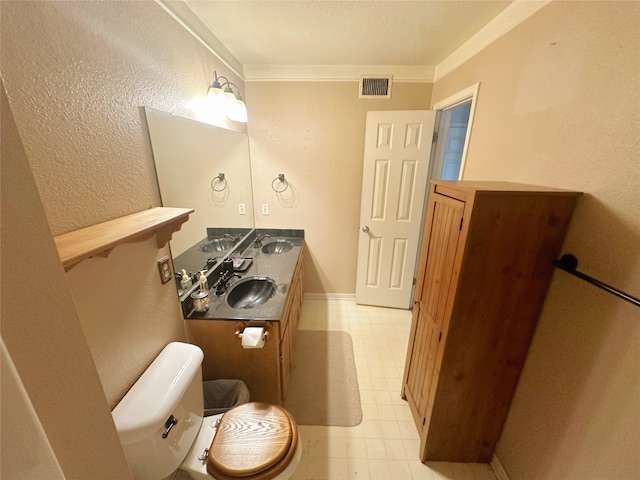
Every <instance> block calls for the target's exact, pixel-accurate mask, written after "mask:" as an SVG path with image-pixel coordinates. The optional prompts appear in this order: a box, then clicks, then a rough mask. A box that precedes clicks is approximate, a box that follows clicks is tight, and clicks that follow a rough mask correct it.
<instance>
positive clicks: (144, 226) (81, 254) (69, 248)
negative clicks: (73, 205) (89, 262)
mask: <svg viewBox="0 0 640 480" xmlns="http://www.w3.org/2000/svg"><path fill="white" fill-rule="evenodd" d="M192 212H193V209H192V208H169V207H155V208H150V209H149V210H143V211H141V212H137V213H132V214H131V215H126V216H124V217H120V218H116V219H114V220H109V221H107V222H103V223H99V224H97V225H92V226H90V227H86V228H82V229H80V230H76V231H73V232H69V233H65V234H63V235H58V236H57V237H54V241H55V243H56V248H57V249H58V255H60V260H61V261H62V265H63V266H64V269H65V271H68V270H70V269H71V268H72V267H73V266H75V265H77V264H78V263H80V262H81V261H83V260H85V259H87V258H91V257H94V256H96V255H100V256H102V257H106V256H107V255H109V253H110V252H111V250H113V249H114V248H115V247H117V246H118V245H121V244H123V243H131V242H140V241H143V240H147V239H148V238H151V237H152V236H153V235H154V234H155V236H156V240H157V244H158V248H162V247H163V246H164V245H166V243H167V242H168V241H169V240H171V236H172V235H173V232H176V231H178V230H180V227H182V224H183V223H184V222H186V221H187V220H188V219H189V214H191V213H192Z"/></svg>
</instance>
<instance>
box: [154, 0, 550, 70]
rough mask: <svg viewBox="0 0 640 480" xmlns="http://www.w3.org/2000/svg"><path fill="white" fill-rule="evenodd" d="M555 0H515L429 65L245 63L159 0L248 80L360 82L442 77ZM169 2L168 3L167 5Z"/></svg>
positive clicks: (178, 6)
mask: <svg viewBox="0 0 640 480" xmlns="http://www.w3.org/2000/svg"><path fill="white" fill-rule="evenodd" d="M551 1H553V0H514V1H513V3H511V4H510V5H509V6H508V7H506V8H505V9H504V10H503V11H502V12H500V14H498V15H497V16H496V17H495V18H494V19H493V20H491V21H490V22H489V23H488V24H487V25H485V26H484V27H483V28H482V29H481V30H480V31H478V32H477V33H476V34H475V35H473V36H472V37H471V38H470V39H469V40H467V41H466V42H465V43H464V44H462V45H461V46H460V47H458V49H456V50H455V51H454V52H453V53H452V54H451V55H449V56H448V57H447V58H445V59H444V60H443V61H442V62H440V63H439V64H438V65H437V66H426V65H413V66H408V65H386V66H380V65H242V63H240V61H239V60H238V59H237V58H236V57H235V56H234V55H233V54H232V53H231V52H230V51H229V50H228V49H227V48H226V47H225V46H224V44H223V43H222V42H221V41H220V40H219V39H218V38H217V37H216V36H215V35H214V34H213V33H211V31H209V30H208V28H207V27H206V26H205V25H204V24H203V23H202V21H201V20H200V19H199V18H198V16H197V15H195V13H193V11H192V10H191V9H190V8H189V6H188V5H187V4H186V3H185V2H183V1H168V0H155V2H156V3H157V4H158V5H160V6H161V7H162V8H163V9H164V10H165V11H166V12H167V13H168V14H169V15H171V17H173V18H174V19H175V20H176V21H177V22H178V23H179V24H180V25H182V26H183V27H184V28H185V29H186V30H187V31H188V32H189V33H190V34H191V35H193V36H194V37H195V38H196V39H197V40H198V41H199V42H200V43H202V45H204V46H205V47H206V48H207V49H208V50H209V51H210V52H211V53H213V54H214V55H215V56H216V57H217V58H218V59H219V60H220V61H221V62H222V63H223V64H224V65H225V66H227V67H228V68H229V69H231V70H232V71H233V73H235V74H236V75H238V76H239V77H240V78H241V79H243V80H245V81H254V82H267V81H277V82H287V81H291V82H293V81H302V82H304V81H323V82H328V81H338V82H340V81H358V80H359V79H360V76H361V75H362V74H380V75H393V77H394V82H429V83H433V82H435V81H437V80H440V79H441V78H442V77H444V76H445V75H446V74H447V73H449V72H451V71H452V70H454V69H455V68H457V67H459V66H460V65H462V64H463V63H464V62H466V61H467V60H469V59H470V58H471V57H473V56H474V55H475V54H476V53H478V52H480V51H481V50H482V49H483V48H485V47H487V46H488V45H489V44H491V43H492V42H494V41H495V40H497V39H498V38H500V37H501V36H503V35H504V34H505V33H507V32H509V31H510V30H512V29H513V28H514V27H516V26H518V25H519V24H521V23H522V22H524V21H525V20H526V19H527V18H529V17H530V16H531V15H533V14H534V13H536V12H537V11H538V10H540V9H541V8H542V7H544V6H545V5H547V4H548V3H549V2H551ZM165 2H166V4H165Z"/></svg>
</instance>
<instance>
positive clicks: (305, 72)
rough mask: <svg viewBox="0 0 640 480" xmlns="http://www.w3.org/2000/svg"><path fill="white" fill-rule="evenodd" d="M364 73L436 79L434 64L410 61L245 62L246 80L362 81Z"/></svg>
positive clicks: (408, 79) (401, 79)
mask: <svg viewBox="0 0 640 480" xmlns="http://www.w3.org/2000/svg"><path fill="white" fill-rule="evenodd" d="M362 75H384V76H393V81H394V82H427V83H431V82H433V79H434V75H435V68H434V67H426V66H408V65H245V66H244V79H245V81H246V82H304V81H307V82H313V81H321V82H331V81H333V82H347V81H355V82H359V81H360V77H361V76H362Z"/></svg>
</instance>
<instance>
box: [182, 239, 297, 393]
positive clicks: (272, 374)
mask: <svg viewBox="0 0 640 480" xmlns="http://www.w3.org/2000/svg"><path fill="white" fill-rule="evenodd" d="M303 258H304V244H303V245H302V248H300V253H299V255H298V260H297V263H296V266H295V269H294V273H293V277H292V280H291V283H290V284H289V286H288V292H287V298H286V301H285V305H284V308H283V310H282V315H281V317H280V320H279V321H263V320H259V319H257V320H242V321H241V320H234V319H189V320H186V323H187V333H188V336H189V341H190V342H191V343H193V344H195V345H198V346H199V347H200V348H202V350H203V352H204V360H203V362H202V376H203V379H204V380H216V379H220V378H235V379H240V380H243V381H244V382H245V383H246V384H247V387H248V388H249V394H250V397H251V401H257V402H268V403H273V404H278V405H281V404H282V401H283V397H284V393H285V391H286V389H287V384H288V381H289V371H290V369H291V366H292V362H293V351H294V348H295V339H296V332H297V329H298V320H299V317H300V309H301V306H302V273H303ZM254 326H255V327H263V326H264V327H265V330H266V331H267V332H268V333H267V338H266V342H265V345H264V347H263V348H255V349H245V348H242V344H241V339H240V338H239V337H238V334H239V333H240V332H242V331H243V330H244V329H245V328H246V327H254Z"/></svg>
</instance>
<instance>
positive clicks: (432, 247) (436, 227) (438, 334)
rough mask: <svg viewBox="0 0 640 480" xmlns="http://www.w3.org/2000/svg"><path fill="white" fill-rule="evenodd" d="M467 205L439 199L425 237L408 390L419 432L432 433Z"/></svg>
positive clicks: (432, 208) (434, 202)
mask: <svg viewBox="0 0 640 480" xmlns="http://www.w3.org/2000/svg"><path fill="white" fill-rule="evenodd" d="M464 205H465V204H464V202H461V201H458V200H454V199H452V198H449V197H446V196H443V195H438V194H435V193H432V198H431V200H430V203H429V206H430V218H431V221H430V223H429V224H428V225H427V227H426V231H425V246H424V247H423V255H422V261H421V265H420V274H419V277H418V285H417V288H416V304H415V306H414V322H413V328H414V329H415V331H414V332H412V339H413V344H412V345H410V348H411V354H410V357H409V367H408V371H407V375H406V383H405V388H404V393H405V395H406V397H407V401H408V402H409V404H410V406H411V408H412V410H413V412H414V419H415V420H416V423H417V426H418V430H419V431H420V432H422V431H423V430H424V429H426V428H427V427H428V421H429V415H430V412H431V410H432V409H433V398H434V395H435V388H436V386H437V383H438V373H439V360H440V359H441V358H442V347H441V345H442V337H443V327H444V326H445V324H446V322H445V314H446V313H445V312H446V305H447V299H448V298H449V293H450V291H451V288H452V285H451V281H452V278H453V270H454V261H455V256H456V250H457V248H458V241H459V239H460V230H461V225H462V215H463V211H464ZM444 335H446V332H444Z"/></svg>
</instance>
